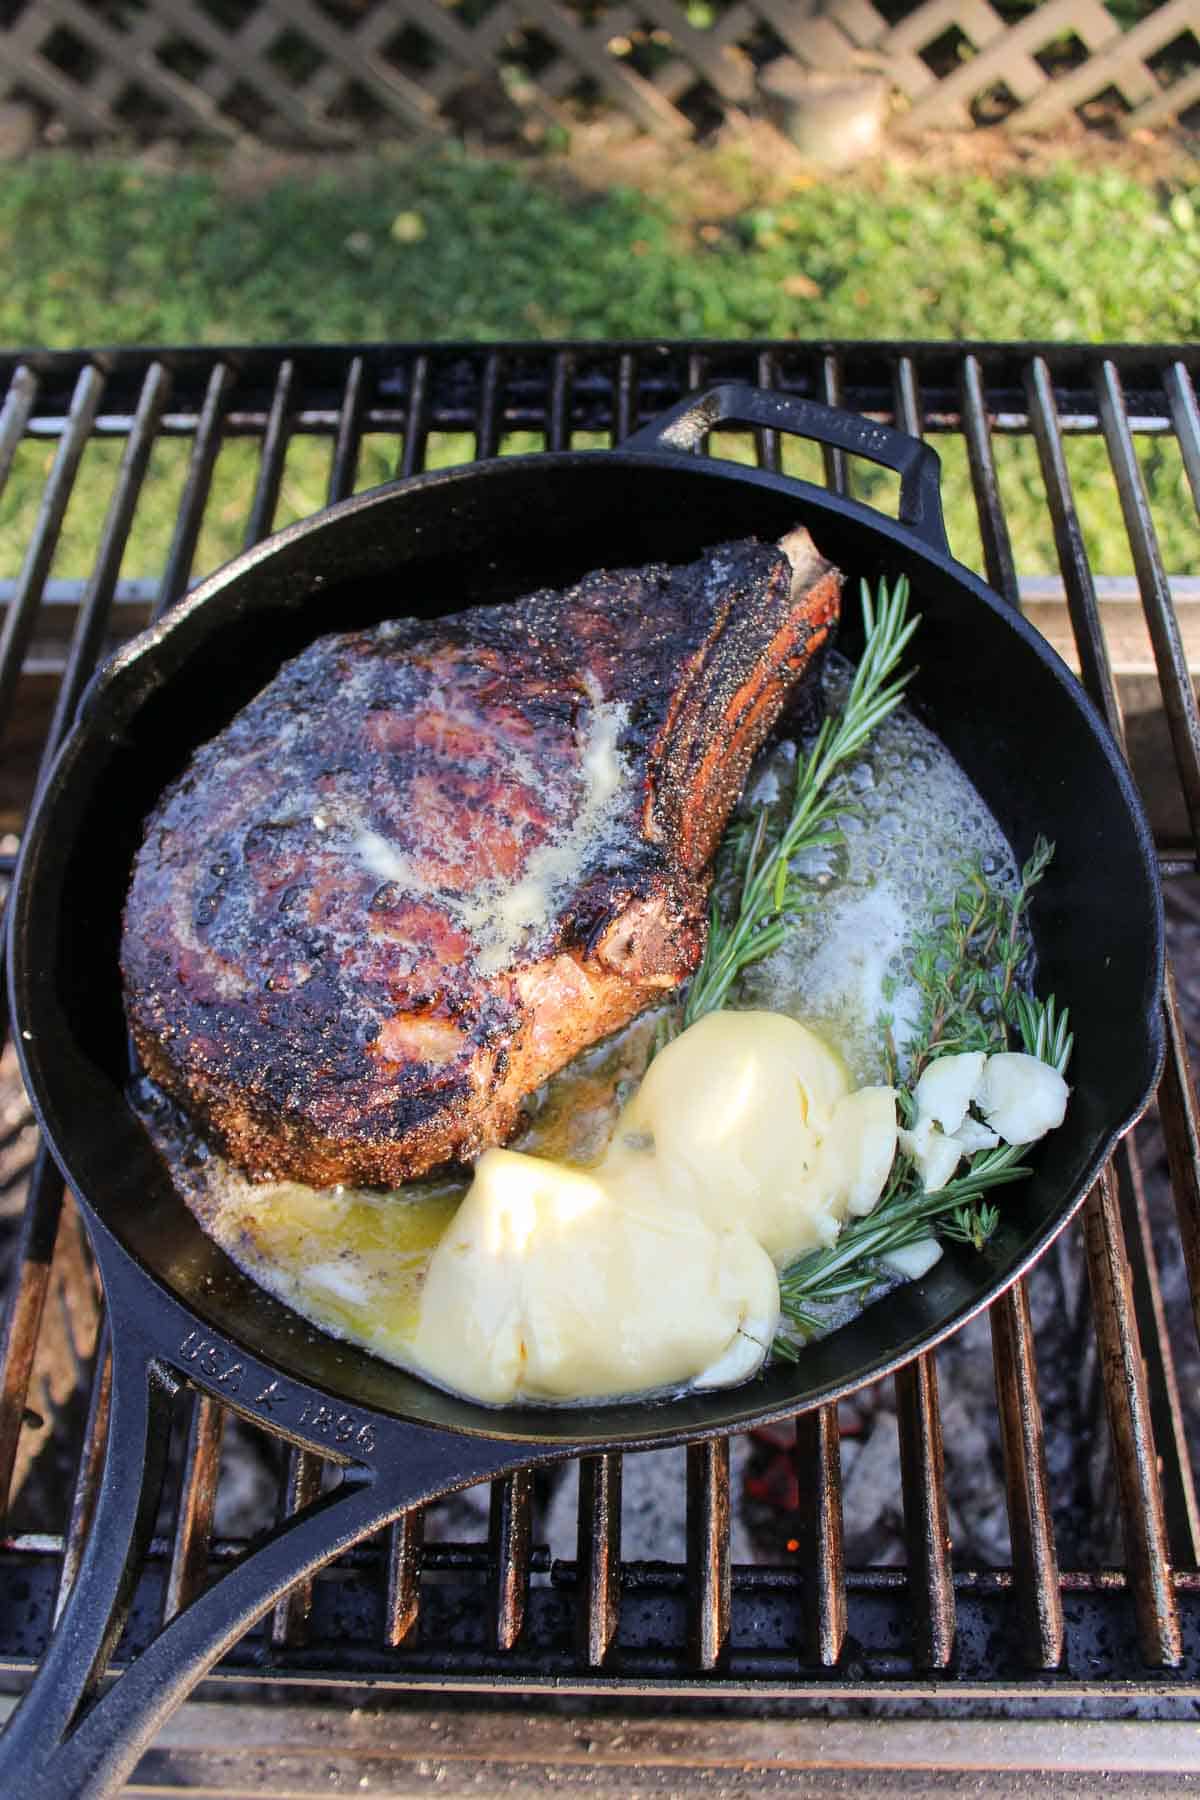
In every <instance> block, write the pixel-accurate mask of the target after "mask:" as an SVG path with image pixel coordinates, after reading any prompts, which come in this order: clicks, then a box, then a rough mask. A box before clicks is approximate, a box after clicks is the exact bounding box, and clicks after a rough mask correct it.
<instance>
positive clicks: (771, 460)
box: [754, 350, 783, 474]
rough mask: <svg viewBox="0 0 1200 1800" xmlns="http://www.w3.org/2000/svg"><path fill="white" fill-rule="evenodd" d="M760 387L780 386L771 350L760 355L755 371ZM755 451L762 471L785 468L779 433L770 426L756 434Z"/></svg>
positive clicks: (756, 431) (760, 427)
mask: <svg viewBox="0 0 1200 1800" xmlns="http://www.w3.org/2000/svg"><path fill="white" fill-rule="evenodd" d="M755 373H756V375H757V379H758V385H759V387H761V388H768V389H769V388H773V387H776V386H778V381H779V375H778V370H777V369H776V366H775V357H774V355H773V354H772V352H771V351H770V350H763V351H761V352H760V353H759V357H758V363H757V367H756V370H755ZM754 449H755V455H756V456H757V458H758V466H759V468H760V469H770V470H771V471H772V473H775V474H777V473H778V472H779V470H780V469H781V468H782V467H783V458H782V454H781V452H780V446H779V433H778V432H777V431H772V430H771V429H770V427H769V426H763V425H760V426H758V427H757V428H756V430H755V433H754Z"/></svg>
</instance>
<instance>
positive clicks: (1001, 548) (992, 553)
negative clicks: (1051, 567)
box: [962, 356, 1019, 606]
mask: <svg viewBox="0 0 1200 1800" xmlns="http://www.w3.org/2000/svg"><path fill="white" fill-rule="evenodd" d="M962 418H963V433H964V436H965V437H966V441H967V463H968V466H969V467H970V471H971V487H972V490H973V492H974V495H975V511H976V512H977V513H978V515H979V532H980V537H981V539H982V541H983V560H984V564H985V567H986V568H987V577H988V580H989V581H990V582H991V584H992V586H993V587H994V588H995V589H996V592H997V593H998V594H1003V596H1004V598H1005V599H1006V600H1007V601H1008V603H1009V605H1010V606H1018V605H1019V601H1018V596H1017V570H1016V565H1015V564H1014V562H1013V553H1012V540H1011V538H1010V537H1009V535H1008V521H1007V520H1006V518H1005V516H1004V503H1003V501H1002V500H1001V498H1000V484H999V482H998V480H997V478H996V461H995V458H994V457H993V455H992V434H991V430H990V428H989V425H988V418H987V402H986V399H985V396H984V388H983V372H982V368H981V366H980V362H979V358H978V357H977V356H964V357H963V365H962Z"/></svg>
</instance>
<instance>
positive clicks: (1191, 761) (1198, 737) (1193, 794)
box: [1096, 361, 1200, 845]
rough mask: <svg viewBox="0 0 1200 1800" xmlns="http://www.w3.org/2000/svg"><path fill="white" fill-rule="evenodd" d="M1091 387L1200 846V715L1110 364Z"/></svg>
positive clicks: (1118, 382) (1121, 396) (1122, 399)
mask: <svg viewBox="0 0 1200 1800" xmlns="http://www.w3.org/2000/svg"><path fill="white" fill-rule="evenodd" d="M1096 385H1097V393H1098V395H1099V404H1100V418H1101V423H1102V425H1103V429H1104V436H1105V440H1106V442H1107V444H1108V454H1109V460H1110V461H1111V463H1112V467H1113V474H1114V475H1115V477H1116V482H1117V492H1118V494H1119V496H1120V500H1121V511H1122V513H1123V514H1124V517H1125V530H1126V532H1127V533H1128V536H1129V544H1130V548H1131V549H1132V551H1133V566H1134V568H1135V569H1136V571H1137V577H1138V583H1139V585H1140V587H1141V590H1142V608H1143V611H1144V612H1145V615H1146V624H1147V625H1148V627H1149V630H1150V641H1151V643H1152V644H1153V646H1154V660H1155V663H1156V665H1157V667H1158V677H1159V685H1160V687H1161V689H1162V696H1163V705H1164V708H1165V711H1166V715H1167V723H1168V725H1169V726H1170V728H1171V742H1172V745H1173V747H1174V751H1175V764H1176V767H1177V768H1178V770H1179V778H1180V782H1181V783H1182V786H1183V796H1184V800H1185V802H1186V805H1187V809H1188V817H1189V819H1190V821H1191V828H1192V838H1193V841H1194V842H1195V843H1196V844H1197V845H1200V713H1198V712H1197V708H1196V695H1195V692H1194V690H1193V688H1192V683H1191V678H1190V676H1189V675H1188V667H1187V657H1186V655H1185V653H1184V648H1183V642H1182V639H1181V637H1180V634H1179V620H1178V619H1177V618H1176V616H1175V612H1174V608H1173V607H1172V605H1171V591H1170V586H1169V584H1168V582H1167V577H1166V572H1165V570H1164V568H1163V564H1162V555H1161V553H1160V551H1159V547H1158V537H1157V534H1156V533H1155V530H1154V521H1153V519H1152V517H1151V514H1150V502H1149V500H1148V499H1147V496H1146V487H1145V483H1144V482H1143V480H1142V473H1141V469H1140V468H1139V467H1138V460H1137V452H1136V451H1135V449H1134V445H1133V434H1132V432H1131V431H1130V427H1129V418H1128V414H1127V412H1126V408H1125V396H1124V394H1123V392H1122V388H1121V378H1120V375H1119V374H1118V372H1117V368H1116V365H1115V363H1113V362H1110V361H1106V362H1105V363H1104V364H1103V365H1102V367H1101V370H1100V374H1099V377H1098V380H1097V384H1096Z"/></svg>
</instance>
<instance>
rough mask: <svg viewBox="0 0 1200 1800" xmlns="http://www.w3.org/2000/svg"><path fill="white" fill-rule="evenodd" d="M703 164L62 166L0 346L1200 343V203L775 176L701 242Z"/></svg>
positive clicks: (247, 485)
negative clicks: (673, 178)
mask: <svg viewBox="0 0 1200 1800" xmlns="http://www.w3.org/2000/svg"><path fill="white" fill-rule="evenodd" d="M697 167H698V164H697V162H696V160H695V159H694V158H693V159H692V160H691V161H689V163H688V164H687V167H686V169H684V170H683V171H682V172H681V174H680V178H679V180H678V182H677V183H676V185H675V188H674V190H673V192H672V193H671V194H667V195H657V196H651V195H648V194H645V193H641V192H638V191H635V190H634V189H633V188H630V187H622V188H615V189H611V190H609V191H607V192H602V193H589V192H584V191H582V190H581V189H579V188H578V187H577V186H575V185H573V184H572V183H571V182H570V179H569V176H568V177H564V176H563V175H562V174H561V173H558V174H556V175H549V174H548V173H547V171H546V170H545V169H544V168H543V167H541V166H539V165H537V164H534V163H505V162H501V161H495V160H481V159H472V158H470V157H468V156H466V155H465V154H462V153H454V152H449V153H444V154H437V155H422V156H413V155H396V154H392V155H389V156H382V157H380V158H379V159H378V160H377V161H375V162H372V163H369V164H364V163H361V162H359V163H354V164H351V165H346V164H341V165H339V164H334V163H330V164H328V165H325V166H324V167H322V166H321V165H315V166H310V167H308V168H306V169H305V170H303V171H302V172H298V173H296V174H294V175H292V176H290V177H285V178H283V179H280V180H278V181H275V182H273V183H271V184H270V185H269V186H265V187H263V188H261V189H260V190H259V191H244V190H239V188H238V186H237V185H236V183H234V182H232V181H231V180H230V179H229V178H228V174H227V171H224V170H223V168H222V166H221V165H220V164H214V165H211V166H204V165H197V166H194V167H191V168H187V169H183V170H179V171H173V172H164V171H161V170H159V171H156V170H154V169H153V168H151V167H150V166H148V165H147V164H146V163H144V162H138V161H135V160H121V159H116V158H114V159H105V158H84V157H80V156H76V155H69V154H66V153H55V154H47V155H43V156H40V157H37V158H34V159H31V160H30V161H28V162H26V163H23V164H20V165H17V166H14V167H11V168H7V169H3V170H0V250H2V251H3V255H4V264H5V281H4V283H3V287H2V289H0V341H2V342H4V343H6V344H8V345H30V344H38V345H47V346H51V347H55V346H70V345H77V344H79V343H91V344H102V343H189V342H237V341H277V340H293V341H304V340H337V339H344V338H358V339H362V338H368V339H369V338H385V339H386V338H393V339H395V338H399V339H405V338H408V339H414V338H442V339H447V338H471V339H484V338H493V337H517V338H537V337H547V336H559V335H561V336H568V337H583V338H587V337H597V336H617V337H624V336H633V337H638V336H650V337H655V336H663V337H672V336H689V337H692V336H710V337H740V336H759V335H764V336H777V337H797V338H813V337H822V336H826V335H828V336H838V337H859V338H863V337H876V336H878V337H907V336H911V337H921V338H926V337H934V338H936V337H951V338H955V337H973V338H993V339H1003V338H1018V339H1021V338H1025V339H1029V338H1046V339H1072V338H1082V339H1097V340H1098V339H1107V340H1122V339H1133V340H1139V339H1140V340H1146V341H1155V340H1157V341H1163V340H1171V339H1192V338H1195V337H1196V335H1197V326H1198V323H1200V319H1198V314H1200V179H1196V180H1194V181H1193V182H1192V183H1191V184H1190V185H1189V183H1188V181H1187V180H1185V179H1180V180H1179V181H1177V182H1176V183H1175V185H1174V186H1173V187H1170V186H1163V185H1161V184H1160V185H1154V184H1150V183H1148V182H1143V181H1141V180H1139V179H1138V178H1136V176H1135V175H1133V174H1132V173H1130V172H1128V171H1127V170H1126V169H1125V168H1123V167H1119V166H1109V167H1099V168H1091V167H1089V168H1086V169H1085V168H1081V167H1072V166H1069V165H1066V164H1063V165H1057V166H1053V165H1052V166H1048V167H1045V168H1042V169H1040V170H1039V171H1037V172H1035V173H1029V174H1024V173H1021V172H1019V171H1017V172H1013V171H1009V172H1007V173H1005V175H1004V176H1003V178H999V179H992V178H989V177H985V176H984V175H982V174H979V173H976V172H970V173H945V174H939V173H937V172H934V173H932V174H928V175H924V176H922V177H921V178H920V179H918V178H917V177H916V176H915V175H914V174H913V173H912V172H911V171H910V172H907V173H904V174H900V173H891V174H883V175H879V176H872V177H869V178H864V177H855V178H847V177H843V178H838V179H831V180H829V181H827V182H824V183H814V184H811V185H806V186H796V185H795V184H793V185H792V186H790V187H789V185H788V184H787V182H786V181H785V182H782V183H780V182H778V181H776V182H775V183H773V184H772V183H770V182H764V181H762V180H758V181H757V182H756V181H750V182H748V183H747V184H746V187H745V199H746V204H745V206H744V207H743V208H742V209H741V210H740V211H737V210H731V209H730V206H729V205H728V204H726V205H725V206H724V207H722V208H718V209H715V210H716V215H717V216H715V217H711V218H706V217H705V216H704V204H703V197H702V195H701V194H700V193H699V192H698V190H697V187H696V183H695V172H696V168H697ZM689 184H690V185H689ZM727 186H728V184H727ZM772 187H773V189H774V193H773V197H772V198H771V200H770V203H769V204H768V203H764V201H763V199H762V195H763V193H764V192H770V191H771V189H772ZM433 448H434V453H435V455H436V456H437V457H438V459H439V460H442V461H455V460H461V459H462V458H463V457H464V456H468V455H469V454H470V453H471V446H470V443H469V441H468V440H463V441H461V442H456V441H452V440H446V441H444V442H441V443H440V444H438V443H435V445H434V447H433ZM397 452H398V446H397V445H396V444H395V443H388V442H384V441H380V442H377V443H371V442H369V443H368V445H367V446H366V449H365V451H364V457H363V464H362V468H361V470H360V484H361V485H368V484H370V483H371V482H373V481H378V480H381V479H384V478H387V477H388V476H390V475H391V474H392V473H393V472H394V468H395V462H396V455H397ZM1070 455H1071V458H1072V465H1073V470H1074V472H1075V473H1076V476H1077V479H1078V483H1079V499H1080V505H1081V510H1082V512H1083V514H1084V527H1085V531H1086V532H1087V534H1088V541H1089V547H1090V548H1091V550H1092V552H1093V555H1094V557H1095V559H1096V562H1097V566H1098V567H1099V568H1101V569H1103V570H1104V571H1105V572H1106V573H1119V572H1122V571H1124V570H1126V569H1128V567H1129V557H1128V549H1127V546H1126V544H1125V540H1124V534H1123V532H1122V530H1121V527H1120V521H1119V515H1118V513H1117V509H1116V504H1115V494H1114V490H1113V486H1112V481H1111V475H1110V473H1109V471H1108V467H1107V461H1106V458H1105V455H1104V450H1103V446H1102V445H1100V444H1098V443H1096V442H1094V441H1080V440H1073V441H1072V442H1071V444H1070ZM185 457H186V447H185V446H183V445H181V444H164V445H162V446H160V450H159V453H158V454H157V456H156V461H155V465H154V467H153V468H152V471H151V475H150V478H149V481H148V486H147V491H146V495H145V498H144V500H143V504H142V507H141V509H140V518H139V528H138V533H137V535H136V536H135V542H134V546H133V549H132V551H131V557H132V561H131V562H129V563H127V566H126V569H125V571H124V572H125V573H126V574H127V575H142V574H148V573H152V572H153V571H154V570H155V569H156V568H158V567H161V562H162V557H163V555H164V553H165V545H166V542H167V541H168V538H169V524H170V518H171V515H172V511H173V500H174V498H175V497H176V496H177V493H178V488H179V485H180V484H181V482H182V479H183V466H184V460H185ZM997 457H998V461H999V465H1000V477H1001V482H1002V486H1003V488H1004V491H1005V495H1006V498H1007V499H1008V501H1009V505H1010V511H1011V516H1012V519H1013V524H1014V533H1015V539H1016V545H1015V547H1016V551H1017V560H1018V566H1019V567H1020V568H1021V569H1022V571H1032V570H1037V569H1047V568H1052V567H1054V566H1055V565H1054V552H1053V544H1052V541H1051V539H1050V536H1049V531H1048V527H1047V523H1046V520H1045V515H1044V504H1043V501H1042V498H1041V490H1040V483H1039V480H1038V476H1037V463H1036V456H1035V454H1034V452H1033V449H1032V446H1031V444H1030V443H1029V442H1028V441H1021V440H1014V439H1000V440H998V443H997ZM46 460H47V452H46V450H45V447H44V446H35V445H26V446H25V447H23V449H22V452H21V456H20V458H19V460H18V465H17V469H16V471H15V474H14V478H13V480H12V481H11V482H10V485H9V493H8V495H7V497H6V500H5V502H4V503H3V505H2V506H0V574H11V573H13V572H14V569H13V564H14V561H15V559H16V558H17V557H18V556H19V552H20V545H21V543H22V541H23V539H24V537H25V536H26V535H27V529H28V524H29V522H30V519H31V508H33V507H35V506H36V499H37V489H38V487H39V486H40V481H41V477H42V473H43V471H44V467H45V464H46ZM1145 467H1146V469H1147V475H1148V479H1149V481H1150V484H1151V492H1152V497H1153V502H1154V505H1155V508H1156V514H1157V518H1158V523H1159V526H1160V530H1161V533H1162V537H1163V544H1164V553H1165V555H1166V559H1167V562H1168V564H1169V565H1170V566H1171V567H1173V568H1188V567H1190V566H1191V565H1192V562H1193V560H1194V557H1195V515H1194V511H1193V510H1192V507H1191V502H1190V497H1189V496H1188V493H1187V489H1186V485H1185V481H1184V475H1183V470H1182V468H1181V467H1180V464H1179V459H1178V455H1177V453H1176V452H1175V450H1174V448H1173V446H1170V445H1163V444H1159V443H1157V442H1154V443H1150V442H1149V441H1147V448H1146V451H1145ZM254 468H255V452H254V450H253V448H252V447H251V446H248V445H246V444H231V445H229V446H227V448H226V450H225V451H224V452H223V454H222V458H221V462H220V465H219V467H218V471H217V480H216V489H215V499H214V507H213V510H212V511H211V513H210V517H209V522H208V525H207V527H206V533H205V537H204V540H203V542H202V544H201V546H200V550H199V552H198V555H197V562H196V568H197V571H198V572H199V571H202V570H203V569H204V568H206V567H210V566H212V565H213V564H214V563H215V562H218V561H220V560H223V558H224V557H225V556H227V555H229V554H230V553H231V552H232V551H233V550H235V549H236V548H238V547H239V545H240V540H241V534H242V531H243V529H244V521H245V515H246V508H247V506H248V503H249V496H250V492H251V491H252V483H253V476H254ZM327 468H328V446H327V445H325V444H322V443H316V442H312V441H305V440H301V441H298V442H296V443H295V444H294V445H293V447H292V451H291V454H290V456H289V462H288V470H287V478H286V481H285V486H284V493H283V497H282V502H281V508H280V513H279V516H278V520H277V522H279V523H282V522H283V521H284V520H285V519H286V518H288V517H293V516H296V515H298V514H299V513H302V512H305V511H310V510H312V509H313V508H314V507H315V506H318V505H320V504H321V503H322V501H323V499H324V486H325V480H326V475H327ZM114 472H115V453H114V452H113V451H112V449H111V447H109V446H103V445H98V446H94V447H92V448H91V449H90V450H89V452H88V455H87V457H86V458H85V462H84V465H83V468H82V469H81V471H80V476H79V480H78V483H77V491H76V495H75V498H74V500H73V502H72V506H71V509H70V514H69V516H68V520H67V530H66V533H65V536H64V541H63V544H62V546H61V549H60V553H59V557H58V560H57V562H56V566H55V573H56V574H60V575H70V574H78V573H82V572H84V570H86V568H87V566H88V562H89V557H90V555H91V553H92V550H93V549H94V540H95V534H96V531H97V530H98V525H99V518H100V516H101V515H102V510H103V505H104V501H105V499H106V497H107V493H108V491H109V490H110V488H111V482H112V478H113V474H114ZM947 493H948V512H949V515H950V521H951V531H952V537H953V539H954V544H955V548H956V550H958V552H959V553H960V554H961V555H963V556H964V558H965V559H966V560H968V561H973V562H978V538H977V535H976V532H975V526H974V509H973V506H972V504H971V499H970V486H969V481H968V478H967V473H966V469H965V464H964V462H963V459H962V457H961V453H960V451H959V448H958V446H957V445H955V444H952V443H951V444H949V447H948V467H947Z"/></svg>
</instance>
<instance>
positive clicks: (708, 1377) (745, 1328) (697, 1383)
mask: <svg viewBox="0 0 1200 1800" xmlns="http://www.w3.org/2000/svg"><path fill="white" fill-rule="evenodd" d="M774 1335H775V1326H774V1324H773V1323H772V1321H771V1320H770V1319H765V1318H763V1319H747V1320H746V1321H745V1323H744V1324H742V1325H739V1326H738V1328H737V1330H736V1331H735V1332H734V1334H733V1337H732V1338H731V1340H730V1343H729V1348H728V1349H727V1350H724V1351H722V1353H721V1355H720V1356H718V1357H717V1359H716V1361H715V1362H711V1363H709V1365H708V1367H707V1369H701V1371H700V1373H699V1375H697V1376H696V1377H695V1379H694V1380H693V1382H692V1386H693V1387H694V1388H719V1387H736V1385H737V1383H738V1382H739V1381H749V1379H750V1377H751V1376H752V1375H757V1374H758V1371H759V1370H760V1369H761V1368H762V1366H763V1363H764V1362H765V1361H766V1360H767V1351H768V1349H769V1348H770V1346H771V1340H772V1338H773V1337H774Z"/></svg>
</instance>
